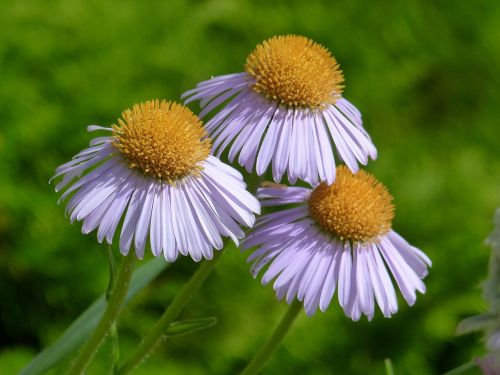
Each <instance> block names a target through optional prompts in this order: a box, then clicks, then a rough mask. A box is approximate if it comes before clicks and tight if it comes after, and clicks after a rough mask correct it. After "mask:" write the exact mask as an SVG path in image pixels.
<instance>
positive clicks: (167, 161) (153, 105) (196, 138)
mask: <svg viewBox="0 0 500 375" xmlns="http://www.w3.org/2000/svg"><path fill="white" fill-rule="evenodd" d="M112 128H113V143H112V144H113V146H114V147H116V148H117V149H118V150H119V151H120V153H121V154H122V155H123V156H124V157H125V159H126V160H127V161H128V166H129V167H130V168H132V169H136V168H138V169H140V170H142V171H143V172H144V173H145V174H147V175H150V176H153V177H155V178H159V179H161V180H165V181H168V182H170V183H172V182H174V181H176V180H179V179H182V178H184V177H186V176H187V175H190V174H193V173H194V174H196V173H199V171H200V170H201V167H200V166H199V163H200V162H201V161H203V160H205V159H206V158H207V157H208V155H209V153H210V146H211V145H210V139H208V138H206V132H205V130H204V129H203V126H202V123H201V121H200V119H199V118H198V117H197V116H196V115H194V114H193V112H191V111H190V110H189V109H188V108H187V107H184V106H182V105H180V104H177V103H173V102H166V101H165V100H162V101H159V100H151V101H147V102H144V103H140V104H135V105H134V106H133V107H132V109H127V110H125V111H123V113H122V118H120V119H118V125H112Z"/></svg>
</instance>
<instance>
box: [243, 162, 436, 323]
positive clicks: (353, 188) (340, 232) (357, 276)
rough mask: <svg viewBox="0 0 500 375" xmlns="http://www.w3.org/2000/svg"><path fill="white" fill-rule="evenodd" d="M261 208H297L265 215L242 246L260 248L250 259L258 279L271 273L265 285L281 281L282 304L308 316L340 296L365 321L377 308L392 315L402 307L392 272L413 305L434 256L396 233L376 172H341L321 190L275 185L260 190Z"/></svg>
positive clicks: (278, 290) (347, 308)
mask: <svg viewBox="0 0 500 375" xmlns="http://www.w3.org/2000/svg"><path fill="white" fill-rule="evenodd" d="M257 194H258V198H260V199H261V203H262V206H282V205H290V204H292V205H294V207H292V208H286V209H282V210H281V211H277V212H274V213H270V214H267V215H263V216H261V217H260V218H259V219H258V220H257V224H256V225H255V227H254V229H253V230H252V232H251V233H250V234H249V235H248V236H247V238H246V239H245V240H244V241H243V244H242V245H243V248H244V249H249V248H251V247H253V246H257V249H256V250H254V251H253V253H252V254H251V255H250V256H249V258H248V262H252V263H253V264H252V267H251V271H252V274H253V275H254V277H257V275H258V273H259V272H260V271H261V270H262V269H263V268H264V267H265V266H268V267H267V270H266V271H265V273H264V275H263V277H262V283H263V284H267V283H269V282H270V281H271V280H273V279H274V280H275V281H274V289H275V291H276V295H277V297H278V299H283V298H284V297H285V296H286V301H287V302H288V303H289V304H290V303H291V302H292V301H293V299H294V298H295V297H297V299H298V300H299V301H303V303H304V307H305V310H306V313H307V314H308V315H313V314H314V313H315V312H316V310H317V308H318V307H319V308H320V310H321V311H325V310H326V309H327V308H328V306H329V304H330V302H331V299H332V297H333V294H334V292H335V289H336V287H337V290H338V300H339V303H340V305H341V306H342V308H343V309H344V312H345V313H346V315H348V316H350V317H351V318H352V319H353V320H358V319H359V318H360V317H361V314H365V315H366V316H367V317H368V319H372V317H373V315H374V309H375V303H374V301H376V302H377V304H378V305H379V307H380V309H381V311H382V313H383V314H384V316H385V317H390V316H391V315H392V314H394V313H395V312H396V311H397V309H398V305H397V300H396V293H395V289H394V286H393V282H392V281H391V276H390V275H389V272H388V270H389V271H390V273H391V274H392V276H393V278H394V279H395V281H396V283H397V285H398V287H399V289H400V290H401V292H402V294H403V297H404V299H405V300H406V301H407V302H408V304H409V305H413V303H414V302H415V300H416V291H419V292H421V293H424V292H425V285H424V284H423V282H422V280H421V279H423V278H424V277H425V276H426V275H427V267H428V266H430V265H431V261H430V260H429V258H428V257H427V256H426V255H425V254H424V253H423V252H422V251H420V250H419V249H417V248H415V247H413V246H411V245H409V244H408V243H407V242H406V241H405V240H404V239H403V238H402V237H401V236H400V235H399V234H397V233H396V232H394V231H393V230H392V229H391V226H392V219H393V217H394V207H393V205H392V202H391V200H392V197H391V195H390V194H389V192H388V191H387V189H386V188H385V187H384V186H383V185H382V184H381V183H379V182H378V181H377V180H375V178H374V177H373V176H371V175H370V174H368V173H366V172H364V171H360V172H358V173H356V174H352V173H351V172H350V171H349V170H348V169H347V168H346V167H344V166H341V167H338V168H337V179H336V180H335V182H334V183H333V184H331V185H328V184H326V183H321V184H319V185H318V186H317V187H315V188H314V189H312V190H311V189H307V188H303V187H287V186H284V185H277V184H272V183H271V184H268V186H266V187H263V188H260V189H259V190H258V193H257Z"/></svg>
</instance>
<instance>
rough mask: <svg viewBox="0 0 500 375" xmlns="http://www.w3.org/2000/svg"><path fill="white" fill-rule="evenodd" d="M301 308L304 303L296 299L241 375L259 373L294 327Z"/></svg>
mask: <svg viewBox="0 0 500 375" xmlns="http://www.w3.org/2000/svg"><path fill="white" fill-rule="evenodd" d="M300 310H302V303H300V302H299V301H297V300H294V301H293V303H292V304H291V305H290V307H289V308H288V310H287V311H286V313H285V315H284V316H283V318H282V319H281V321H280V322H279V324H278V326H277V327H276V328H275V330H274V332H273V333H272V335H271V337H269V339H268V340H267V342H266V343H265V344H264V346H263V347H262V348H261V349H260V350H259V352H258V353H257V354H256V355H255V356H254V357H253V358H252V360H251V361H250V363H249V364H248V365H247V367H245V369H244V370H243V371H242V372H241V375H254V374H257V373H259V371H260V370H261V369H262V368H263V367H264V365H265V364H266V362H267V360H268V359H269V358H270V357H271V355H272V354H273V353H274V351H275V350H276V349H277V348H278V346H279V344H280V343H281V341H282V340H283V338H284V337H285V336H286V334H287V333H288V331H289V330H290V328H291V327H292V324H293V322H294V321H295V319H296V318H297V316H298V315H299V312H300Z"/></svg>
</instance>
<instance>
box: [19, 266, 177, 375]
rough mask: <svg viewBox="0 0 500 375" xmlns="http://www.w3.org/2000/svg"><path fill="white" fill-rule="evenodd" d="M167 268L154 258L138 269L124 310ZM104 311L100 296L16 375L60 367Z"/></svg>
mask: <svg viewBox="0 0 500 375" xmlns="http://www.w3.org/2000/svg"><path fill="white" fill-rule="evenodd" d="M169 264H170V263H167V262H166V261H165V259H162V258H155V259H151V260H150V261H148V262H147V263H146V264H144V265H142V266H141V267H139V268H138V269H137V270H136V271H135V272H134V274H133V275H132V281H131V283H130V288H129V290H128V293H127V297H126V298H125V302H124V306H126V304H127V303H128V302H129V301H130V300H131V299H132V298H133V297H134V296H135V295H136V294H137V293H138V292H140V291H141V290H142V289H143V288H144V287H145V286H146V285H148V284H149V283H150V282H151V281H152V280H153V279H154V278H155V277H156V276H158V275H159V274H160V273H161V272H162V271H163V270H164V269H165V268H166V267H167V266H168V265H169ZM105 307H106V301H105V295H104V294H103V295H101V296H100V297H99V298H98V299H97V300H96V301H94V303H92V305H90V306H89V307H88V308H87V309H86V310H85V311H84V312H83V313H82V314H80V316H79V317H78V318H77V319H76V320H75V321H74V322H73V323H72V324H71V325H70V326H69V327H68V328H67V329H66V331H64V332H63V334H62V335H61V336H60V337H59V338H58V339H57V340H56V342H54V343H53V344H52V345H51V346H49V347H48V348H46V349H44V350H43V351H42V352H40V353H39V354H38V355H37V356H36V357H35V358H33V360H32V361H31V362H30V363H29V364H28V365H27V366H26V367H25V368H24V369H23V370H22V371H21V372H20V373H19V375H38V374H42V373H44V372H45V371H47V370H49V369H50V368H52V367H53V366H54V365H56V364H57V363H59V362H60V361H61V360H62V359H64V358H65V357H66V356H67V355H69V354H70V353H73V352H75V350H77V349H78V348H79V347H80V345H82V344H83V342H84V341H85V339H86V338H87V337H88V336H89V335H90V333H91V332H92V330H93V329H94V328H95V327H96V326H97V323H98V322H99V319H100V318H101V316H102V314H103V312H104V308H105Z"/></svg>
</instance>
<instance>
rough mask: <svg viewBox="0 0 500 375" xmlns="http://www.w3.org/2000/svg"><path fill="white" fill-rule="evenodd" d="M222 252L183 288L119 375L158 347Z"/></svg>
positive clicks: (201, 267)
mask: <svg viewBox="0 0 500 375" xmlns="http://www.w3.org/2000/svg"><path fill="white" fill-rule="evenodd" d="M221 254H222V251H215V252H214V257H213V259H212V260H206V261H204V262H203V263H202V264H201V266H200V267H199V268H198V270H196V272H195V273H194V274H193V276H192V277H191V279H190V280H189V281H188V282H187V283H186V284H185V285H184V286H183V287H182V289H181V291H180V292H179V293H178V294H177V295H176V296H175V298H174V300H173V301H172V302H171V303H170V305H169V306H168V307H167V309H166V310H165V312H164V313H163V315H162V317H161V318H160V320H158V322H156V324H155V325H154V327H153V328H152V329H151V331H150V332H149V334H148V335H147V336H146V337H144V338H143V340H142V341H141V343H140V344H139V347H138V348H137V350H136V351H135V353H134V354H133V355H132V357H131V358H130V359H129V360H128V361H126V362H125V363H124V364H123V366H121V367H120V368H119V369H118V371H117V374H119V375H124V374H128V373H129V372H130V371H132V370H133V369H134V368H135V367H137V366H138V365H139V364H140V363H141V362H142V361H143V360H144V359H145V358H146V357H147V356H148V355H150V354H151V352H152V351H153V350H154V349H155V347H156V346H157V345H158V343H159V342H160V340H161V339H162V337H163V335H164V334H165V332H166V331H167V328H168V327H169V326H170V324H172V322H173V321H174V320H175V319H176V318H177V316H178V315H179V313H180V312H181V310H182V309H183V308H184V306H186V304H187V303H188V302H189V300H190V298H191V297H192V296H193V294H195V293H196V292H197V291H198V289H199V288H200V287H201V285H202V284H203V283H204V282H205V280H206V279H207V278H208V276H209V275H210V273H211V272H212V271H213V269H214V267H215V264H216V262H217V260H218V259H219V257H220V255H221Z"/></svg>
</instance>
